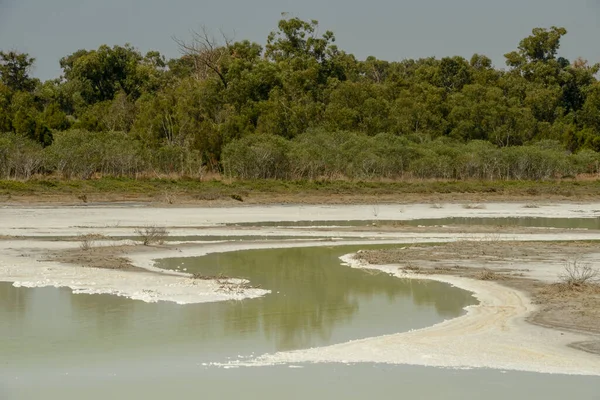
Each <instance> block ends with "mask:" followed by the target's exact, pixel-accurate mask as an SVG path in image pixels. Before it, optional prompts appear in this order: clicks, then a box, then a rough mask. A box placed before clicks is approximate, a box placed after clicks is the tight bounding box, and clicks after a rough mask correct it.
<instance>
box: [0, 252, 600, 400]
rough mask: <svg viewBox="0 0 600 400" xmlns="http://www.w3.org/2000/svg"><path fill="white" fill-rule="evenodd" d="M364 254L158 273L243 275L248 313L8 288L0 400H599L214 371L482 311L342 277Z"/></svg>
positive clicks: (353, 374) (231, 307) (442, 297)
mask: <svg viewBox="0 0 600 400" xmlns="http://www.w3.org/2000/svg"><path fill="white" fill-rule="evenodd" d="M361 247H363V248H364V247H365V246H361ZM378 247H381V246H378ZM357 248H358V247H345V248H339V247H338V248H302V249H275V250H252V251H240V252H234V253H223V254H213V255H209V256H206V257H200V258H196V259H171V260H164V261H163V262H162V263H161V265H162V266H163V267H165V268H177V267H180V268H187V269H188V271H190V272H192V271H193V272H199V273H203V274H206V275H213V274H217V273H224V274H227V275H231V276H240V277H245V278H248V279H249V280H250V281H251V282H252V284H254V285H261V286H262V287H264V288H267V289H271V290H273V293H272V294H270V295H268V296H265V297H263V298H260V299H254V300H248V301H243V302H227V303H213V304H199V305H188V306H178V305H174V304H170V303H158V304H146V303H143V302H139V301H132V300H128V299H125V298H119V297H114V296H108V295H93V296H90V295H73V294H71V292H70V290H68V289H53V288H43V289H26V288H14V287H12V286H11V285H9V284H0V399H2V400H4V399H27V400H29V399H38V398H43V399H50V400H53V399H61V400H68V399H92V400H94V399H102V400H104V399H106V398H114V399H121V398H131V399H134V398H144V399H164V398H168V397H174V398H178V399H188V398H189V399H197V398H221V399H234V398H235V399H239V398H240V397H247V398H265V399H280V398H286V399H306V398H308V397H313V398H317V399H330V398H345V399H359V398H361V399H362V398H365V397H368V396H370V397H374V398H399V397H404V396H408V397H410V398H444V399H465V398H466V399H470V398H472V399H479V398H483V397H485V398H487V399H503V398H507V397H509V396H511V397H516V398H525V397H519V396H515V393H517V394H523V395H525V394H527V393H529V394H528V395H527V396H526V398H540V396H543V398H545V399H559V398H564V397H566V396H567V395H569V396H573V397H574V398H578V399H597V398H598V397H597V387H600V386H599V385H600V380H599V379H597V378H585V377H568V376H550V375H538V374H524V373H514V372H510V373H506V374H505V373H502V372H501V371H487V370H473V371H455V370H443V369H435V368H420V367H409V366H385V365H353V366H346V365H304V366H301V367H302V368H290V366H275V367H265V368H239V369H224V368H219V367H215V366H211V365H210V364H211V363H212V362H226V361H228V360H233V359H237V358H238V357H240V356H242V357H251V356H253V355H260V354H264V353H271V352H275V351H281V350H291V349H298V348H306V347H313V346H323V345H327V344H332V343H339V342H344V341H347V340H351V339H357V338H363V337H370V336H376V335H381V334H386V333H393V332H400V331H405V330H409V329H413V328H419V327H424V326H428V325H432V324H434V323H436V322H439V321H441V320H443V319H448V318H453V317H456V316H459V315H461V314H462V313H463V310H462V309H463V307H465V306H466V305H468V304H473V303H474V302H475V301H474V299H473V297H472V296H471V295H470V294H469V293H467V292H465V291H462V290H459V289H456V288H451V287H449V286H448V285H445V284H441V283H437V282H429V281H427V282H418V281H412V280H409V281H405V280H400V279H397V278H392V277H390V276H387V275H386V274H373V273H369V272H367V271H363V270H356V269H351V268H349V267H346V266H342V265H341V264H340V262H339V260H338V257H339V256H340V255H342V254H346V253H349V252H352V251H355V250H356V249H357ZM433 383H434V384H433ZM442 393H443V397H440V394H442ZM531 393H536V395H535V396H532V395H531ZM594 396H596V397H594Z"/></svg>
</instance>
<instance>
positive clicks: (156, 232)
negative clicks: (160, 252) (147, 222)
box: [135, 225, 169, 246]
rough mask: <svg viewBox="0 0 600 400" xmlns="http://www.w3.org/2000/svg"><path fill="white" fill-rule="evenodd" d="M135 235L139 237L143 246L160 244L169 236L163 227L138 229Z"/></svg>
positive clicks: (153, 226)
mask: <svg viewBox="0 0 600 400" xmlns="http://www.w3.org/2000/svg"><path fill="white" fill-rule="evenodd" d="M135 233H136V234H137V235H138V236H139V237H140V240H141V242H142V244H143V245H144V246H150V245H151V244H162V243H163V242H164V241H165V239H166V237H167V236H169V231H167V228H165V227H163V226H155V225H152V226H147V227H145V228H138V229H136V230H135Z"/></svg>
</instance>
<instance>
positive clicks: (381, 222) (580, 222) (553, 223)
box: [228, 217, 600, 230]
mask: <svg viewBox="0 0 600 400" xmlns="http://www.w3.org/2000/svg"><path fill="white" fill-rule="evenodd" d="M373 225H376V226H385V225H406V226H445V225H466V226H481V225H483V226H504V227H521V228H559V229H594V230H598V229H600V218H547V217H501V218H477V217H451V218H429V219H410V220H385V219H370V220H363V221H358V220H353V221H280V222H260V223H238V224H229V225H228V226H244V227H250V226H254V227H311V226H315V227H334V226H342V227H361V226H373Z"/></svg>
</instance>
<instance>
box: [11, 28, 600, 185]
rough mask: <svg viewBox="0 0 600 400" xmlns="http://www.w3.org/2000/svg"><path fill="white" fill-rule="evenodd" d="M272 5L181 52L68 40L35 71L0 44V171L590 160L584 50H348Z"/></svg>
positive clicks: (385, 169)
mask: <svg viewBox="0 0 600 400" xmlns="http://www.w3.org/2000/svg"><path fill="white" fill-rule="evenodd" d="M318 28H319V27H318V23H317V22H316V21H303V20H301V19H298V18H288V19H283V20H281V21H279V24H278V27H277V29H276V30H275V31H273V32H272V33H271V34H270V35H269V36H268V38H267V40H266V44H265V45H264V46H261V45H259V44H257V43H252V42H250V41H246V40H245V41H234V40H232V39H230V38H228V37H226V36H225V35H221V36H220V37H214V36H212V35H211V34H210V32H208V31H206V30H201V31H198V32H194V33H193V35H192V37H191V38H190V39H189V40H179V39H176V40H175V42H176V43H175V44H176V45H177V46H178V47H179V49H180V50H181V56H180V57H177V58H174V59H170V60H167V59H166V58H165V57H164V56H162V55H161V54H160V53H158V52H155V51H151V52H148V53H147V54H145V55H143V54H141V53H140V52H139V51H138V50H137V49H136V48H134V47H133V46H131V45H128V44H127V45H124V46H113V47H109V46H107V45H103V46H100V47H99V48H98V49H95V50H79V51H76V52H75V53H73V54H70V55H68V56H66V57H64V58H62V59H61V60H60V66H61V68H62V75H61V76H60V77H59V78H57V79H51V80H47V81H45V82H41V81H40V80H38V79H35V78H33V77H32V76H31V68H32V67H33V65H34V63H35V59H34V58H32V57H31V56H30V55H28V54H24V53H19V52H17V51H9V52H4V51H0V132H3V133H1V134H0V177H2V178H29V177H31V176H33V175H35V174H40V173H41V174H57V175H59V176H63V177H67V178H68V177H78V178H89V177H92V176H93V175H94V174H98V173H100V174H108V175H115V176H147V175H148V174H156V175H162V174H177V175H185V176H201V175H202V174H204V173H205V172H207V171H213V172H221V173H225V174H227V175H228V176H232V177H239V178H248V179H250V178H252V179H255V178H282V179H319V178H329V179H333V178H336V177H340V178H341V177H347V178H359V179H376V178H383V177H386V178H405V177H415V178H447V179H466V178H478V179H543V178H553V177H560V176H569V175H573V174H578V173H582V172H594V173H596V172H597V170H598V167H597V165H598V160H600V158H599V157H598V151H600V83H599V82H598V80H597V79H596V74H597V73H598V71H599V70H600V65H599V64H593V65H592V64H589V63H588V62H587V61H585V60H582V59H576V60H573V61H569V60H567V59H565V58H563V57H560V56H559V54H558V51H559V49H560V41H561V38H562V37H563V36H564V35H565V34H566V33H567V32H566V30H565V29H564V28H559V27H551V28H549V29H543V28H536V29H533V31H532V34H531V35H530V36H528V37H527V38H525V39H523V40H522V41H521V42H520V43H519V45H518V47H517V49H516V50H515V51H513V52H511V53H509V54H506V55H505V58H506V68H495V67H494V66H493V65H492V62H491V60H490V59H489V58H488V57H486V56H484V55H480V54H475V55H473V57H471V59H470V60H467V59H465V58H463V57H458V56H455V57H444V58H439V59H438V58H433V57H432V58H423V59H417V60H412V59H406V60H403V61H398V62H388V61H384V60H379V59H376V58H375V57H368V58H367V59H366V60H358V59H357V58H356V57H354V56H353V55H352V54H349V53H347V52H345V51H343V50H341V49H339V48H338V47H337V46H336V45H335V35H334V34H333V32H330V31H326V32H325V33H324V34H318V31H319V29H318Z"/></svg>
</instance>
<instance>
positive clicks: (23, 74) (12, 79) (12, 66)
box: [0, 51, 38, 92]
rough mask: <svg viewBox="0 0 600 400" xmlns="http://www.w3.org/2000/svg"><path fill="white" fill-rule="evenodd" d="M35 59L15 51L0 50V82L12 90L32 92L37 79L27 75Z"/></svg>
mask: <svg viewBox="0 0 600 400" xmlns="http://www.w3.org/2000/svg"><path fill="white" fill-rule="evenodd" d="M34 63H35V59H34V58H32V57H29V55H28V54H25V53H18V52H16V51H9V52H3V51H0V82H2V84H3V85H4V86H6V87H7V88H9V89H10V90H12V91H14V92H32V91H33V90H34V89H35V86H36V85H37V82H38V81H37V79H33V78H31V77H30V76H29V74H30V72H31V68H32V67H33V64H34Z"/></svg>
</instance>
